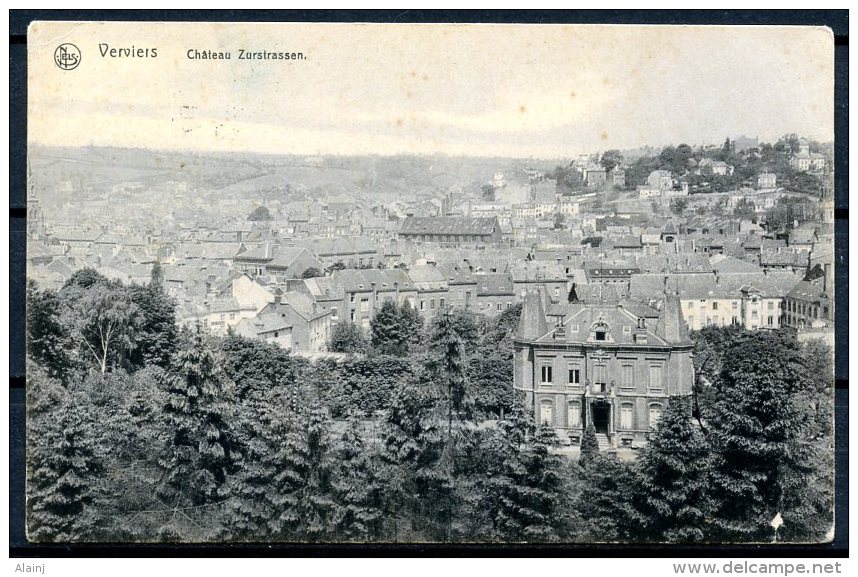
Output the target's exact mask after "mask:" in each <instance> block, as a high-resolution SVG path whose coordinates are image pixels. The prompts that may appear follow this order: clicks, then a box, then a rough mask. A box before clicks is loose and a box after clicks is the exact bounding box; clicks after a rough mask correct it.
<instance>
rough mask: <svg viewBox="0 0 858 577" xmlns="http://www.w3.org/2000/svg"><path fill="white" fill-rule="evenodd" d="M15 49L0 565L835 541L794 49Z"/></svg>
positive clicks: (520, 38)
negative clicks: (6, 482)
mask: <svg viewBox="0 0 858 577" xmlns="http://www.w3.org/2000/svg"><path fill="white" fill-rule="evenodd" d="M26 42H27V95H26V99H27V118H26V120H27V159H26V164H27V166H26V170H27V178H26V188H27V190H26V379H25V380H26V391H25V401H26V485H25V495H26V507H25V517H26V520H25V525H26V538H27V540H28V541H29V542H30V543H33V544H99V543H114V544H117V543H118V544H201V543H202V544H290V543H291V544H318V545H324V544H403V545H405V544H446V545H466V544H471V545H473V544H486V545H491V544H495V545H497V544H510V545H512V544H528V545H546V544H561V545H588V544H633V545H638V546H644V547H646V546H661V545H665V544H670V545H695V546H701V547H705V546H717V545H724V544H756V545H761V546H762V547H768V546H778V545H783V544H825V543H830V542H832V540H834V538H835V515H834V512H835V506H834V502H835V483H834V479H835V442H834V439H835V434H834V432H835V419H834V389H835V370H834V350H835V325H834V319H835V298H834V294H835V292H834V291H835V266H836V264H837V263H836V262H835V243H834V238H835V235H834V228H835V227H834V222H835V221H834V214H835V210H834V208H835V206H834V205H835V203H834V198H835V194H834V188H835V186H834V183H835V181H834V166H835V165H834V161H835V158H834V153H835V147H834V132H835V130H834V126H835V124H834V112H835V106H834V80H835V61H834V46H835V44H834V36H833V34H832V31H831V29H829V28H826V27H822V26H727V25H723V26H692V25H646V26H644V25H596V24H414V23H410V24H395V23H376V24H370V23H366V24H362V23H310V22H304V23H261V22H254V23H249V22H241V23H240V22H235V23H228V22H119V21H111V22H94V21H78V22H71V21H68V22H64V21H35V22H32V23H31V24H30V27H29V30H28V33H27V38H26Z"/></svg>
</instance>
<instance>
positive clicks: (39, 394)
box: [27, 369, 103, 542]
mask: <svg viewBox="0 0 858 577" xmlns="http://www.w3.org/2000/svg"><path fill="white" fill-rule="evenodd" d="M28 393H29V395H28V397H29V401H30V402H29V403H28V415H27V536H28V538H29V539H30V540H32V541H35V542H64V541H88V540H94V539H96V538H98V537H99V536H101V534H100V533H99V531H100V528H101V526H102V523H100V522H99V520H100V511H101V510H102V508H103V507H101V506H100V505H102V504H101V503H100V501H101V500H102V499H103V489H102V487H101V484H100V477H101V475H102V471H103V461H102V458H101V455H99V454H98V447H97V445H96V443H95V439H94V437H95V434H94V429H95V427H94V424H93V418H92V415H91V413H90V412H89V411H87V410H86V405H85V402H84V400H83V399H76V398H75V396H74V395H73V394H72V393H70V392H69V391H67V390H66V389H65V388H63V387H62V385H61V384H60V383H59V382H58V381H56V380H54V379H51V378H50V377H48V376H47V375H46V374H45V373H44V372H43V371H39V370H38V369H34V370H33V371H31V372H30V374H29V375H28Z"/></svg>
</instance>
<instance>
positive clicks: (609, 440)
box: [513, 292, 694, 447]
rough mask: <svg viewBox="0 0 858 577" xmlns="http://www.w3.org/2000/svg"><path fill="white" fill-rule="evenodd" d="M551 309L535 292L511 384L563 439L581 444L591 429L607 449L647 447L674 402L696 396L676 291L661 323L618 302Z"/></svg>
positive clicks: (526, 309) (528, 301)
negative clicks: (548, 310)
mask: <svg viewBox="0 0 858 577" xmlns="http://www.w3.org/2000/svg"><path fill="white" fill-rule="evenodd" d="M550 309H551V310H550V315H548V314H546V308H545V306H544V304H543V302H542V299H541V298H540V296H539V295H538V294H537V293H536V292H529V293H528V294H527V295H526V297H525V302H524V304H523V307H522V314H521V321H520V324H519V327H518V331H517V333H516V336H515V338H514V341H513V342H514V348H515V381H514V383H515V384H514V387H515V390H516V391H517V392H520V393H521V394H523V396H524V398H525V402H526V404H527V406H528V407H530V408H531V410H532V411H533V415H534V418H535V419H536V421H537V422H538V423H547V424H548V425H550V426H551V427H553V428H554V429H555V431H556V432H557V433H558V436H559V438H560V439H561V440H562V441H564V442H567V441H568V443H570V444H572V445H578V444H580V442H581V439H582V437H583V432H584V430H585V429H586V427H587V426H588V425H590V424H592V425H593V427H594V428H595V430H596V434H597V436H598V437H599V438H600V444H602V445H605V444H606V445H608V446H610V447H633V446H640V445H643V444H645V443H646V442H647V440H648V438H649V436H650V435H651V433H652V431H653V429H654V427H655V426H656V424H657V423H658V421H659V419H660V418H661V416H662V414H663V413H664V410H665V409H666V408H667V404H668V402H669V400H670V398H671V397H674V396H681V397H687V396H690V395H691V392H692V385H693V382H694V366H693V364H692V359H691V352H692V349H693V347H694V344H693V342H692V341H691V339H690V338H689V337H688V333H687V330H686V327H685V324H684V322H683V321H682V315H681V312H680V308H679V300H678V298H677V297H676V295H675V294H672V295H666V296H665V297H664V303H663V307H662V310H661V311H660V312H659V314H658V317H656V318H652V317H646V316H639V315H640V314H641V313H636V312H632V310H633V307H626V306H624V305H623V304H622V303H621V302H619V301H616V300H615V301H614V302H604V303H598V304H595V303H583V302H569V303H566V304H565V305H564V306H560V307H558V306H552V307H550Z"/></svg>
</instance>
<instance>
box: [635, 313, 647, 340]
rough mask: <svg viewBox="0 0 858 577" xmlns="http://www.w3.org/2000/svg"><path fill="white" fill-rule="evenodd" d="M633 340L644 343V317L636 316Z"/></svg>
mask: <svg viewBox="0 0 858 577" xmlns="http://www.w3.org/2000/svg"><path fill="white" fill-rule="evenodd" d="M635 342H636V343H638V344H640V345H645V344H646V342H647V338H646V318H644V317H638V326H637V327H635Z"/></svg>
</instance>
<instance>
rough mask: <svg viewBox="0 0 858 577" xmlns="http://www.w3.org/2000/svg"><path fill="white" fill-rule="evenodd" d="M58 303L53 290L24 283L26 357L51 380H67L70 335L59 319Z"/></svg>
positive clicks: (29, 282)
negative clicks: (25, 300) (37, 365)
mask: <svg viewBox="0 0 858 577" xmlns="http://www.w3.org/2000/svg"><path fill="white" fill-rule="evenodd" d="M61 307H62V301H61V299H59V298H58V297H57V294H56V293H55V292H54V291H50V290H46V291H42V290H39V287H38V286H37V285H36V283H35V281H32V280H30V281H28V282H27V355H28V356H29V357H30V358H31V359H33V360H35V361H37V362H38V363H40V364H41V365H42V366H43V367H44V368H45V370H46V371H47V372H48V374H49V375H50V376H51V377H54V378H59V379H64V380H65V379H68V378H69V376H70V375H69V371H70V370H71V369H72V366H73V364H74V361H73V356H72V349H73V342H72V339H71V334H70V331H69V329H68V327H66V326H65V325H64V324H63V322H62V318H61V316H60V312H61Z"/></svg>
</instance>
